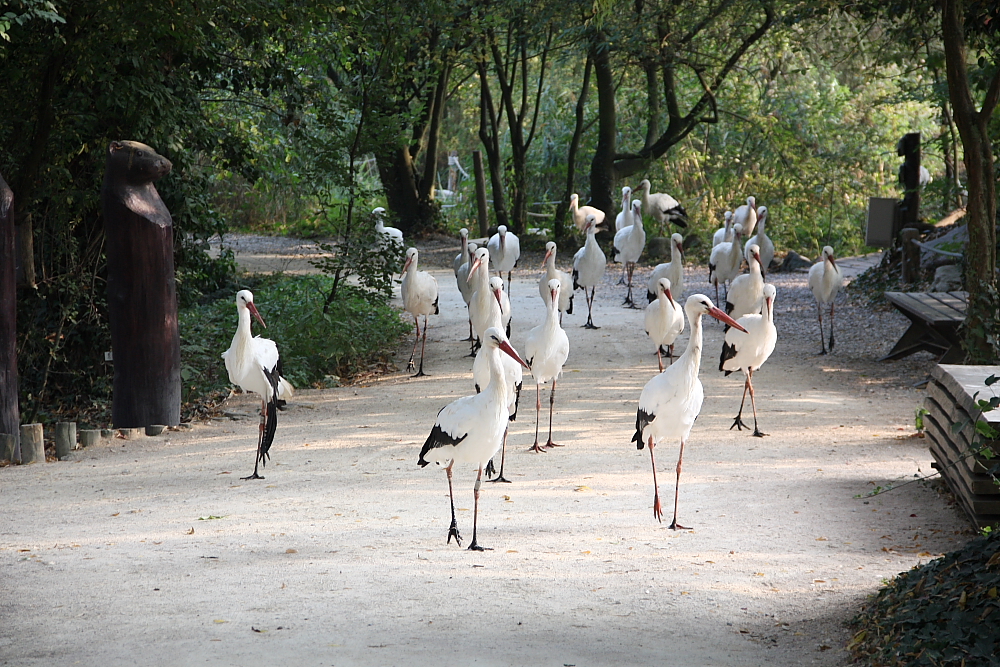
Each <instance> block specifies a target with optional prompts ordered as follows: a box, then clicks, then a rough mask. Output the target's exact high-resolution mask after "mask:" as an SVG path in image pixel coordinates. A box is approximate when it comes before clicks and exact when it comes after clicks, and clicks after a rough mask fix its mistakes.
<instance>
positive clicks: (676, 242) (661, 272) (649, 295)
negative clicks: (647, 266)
mask: <svg viewBox="0 0 1000 667" xmlns="http://www.w3.org/2000/svg"><path fill="white" fill-rule="evenodd" d="M660 278H666V279H667V280H669V281H670V290H671V293H672V294H676V295H677V298H679V299H681V298H684V237H683V236H681V235H680V234H677V233H674V234H671V235H670V261H669V262H665V263H663V264H657V265H656V267H655V268H654V269H653V272H652V273H651V274H650V275H649V281H648V282H647V283H646V301H648V302H649V303H652V302H654V301H656V285H657V284H658V283H659V282H660Z"/></svg>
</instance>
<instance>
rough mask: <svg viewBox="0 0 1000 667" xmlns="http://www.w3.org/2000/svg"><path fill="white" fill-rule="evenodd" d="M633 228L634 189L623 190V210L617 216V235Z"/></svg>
mask: <svg viewBox="0 0 1000 667" xmlns="http://www.w3.org/2000/svg"><path fill="white" fill-rule="evenodd" d="M631 226H632V188H630V187H629V186H627V185H626V186H625V187H624V188H622V210H621V212H620V213H619V214H618V215H617V216H615V233H616V234H617V233H618V232H620V231H621V230H623V229H625V228H626V227H631Z"/></svg>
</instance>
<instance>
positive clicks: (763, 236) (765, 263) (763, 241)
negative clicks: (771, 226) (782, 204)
mask: <svg viewBox="0 0 1000 667" xmlns="http://www.w3.org/2000/svg"><path fill="white" fill-rule="evenodd" d="M766 222H767V207H766V206H761V207H760V208H758V209H757V233H756V234H754V235H753V236H751V237H750V238H749V239H747V243H746V245H745V246H743V254H744V256H746V258H747V262H749V261H750V246H752V245H756V246H757V247H758V248H759V249H760V253H759V254H760V257H759V258H758V260H757V261H759V262H760V272H761V275H764V276H766V275H767V270H768V268H770V266H771V262H772V261H774V241H772V240H771V238H770V237H769V236H768V235H767V231H765V229H764V224H765V223H766Z"/></svg>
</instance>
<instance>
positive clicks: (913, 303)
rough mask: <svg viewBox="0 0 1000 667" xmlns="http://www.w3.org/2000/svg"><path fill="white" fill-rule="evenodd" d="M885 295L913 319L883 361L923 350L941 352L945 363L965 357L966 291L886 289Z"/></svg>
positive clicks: (940, 360)
mask: <svg viewBox="0 0 1000 667" xmlns="http://www.w3.org/2000/svg"><path fill="white" fill-rule="evenodd" d="M885 298H886V299H887V300H888V301H889V303H891V304H892V305H893V306H895V308H896V310H898V311H899V312H901V313H903V315H905V316H906V317H907V319H909V320H910V328H908V329H907V330H906V332H905V333H904V334H903V335H902V337H900V339H899V340H898V341H896V344H895V345H894V346H893V348H892V349H891V350H890V351H889V354H887V355H885V356H884V357H881V358H880V359H879V361H889V360H893V361H894V360H896V359H902V358H903V357H906V356H908V355H911V354H913V353H914V352H920V351H922V350H926V351H928V352H932V353H934V354H937V355H939V359H938V362H939V363H942V364H960V363H962V362H963V361H965V351H964V350H962V344H961V343H962V331H961V329H962V324H963V323H964V322H965V309H966V305H967V304H966V302H967V300H968V295H967V294H966V293H965V292H886V293H885Z"/></svg>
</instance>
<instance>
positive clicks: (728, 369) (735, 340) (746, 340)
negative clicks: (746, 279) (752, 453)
mask: <svg viewBox="0 0 1000 667" xmlns="http://www.w3.org/2000/svg"><path fill="white" fill-rule="evenodd" d="M776 293H777V290H776V289H775V287H774V285H772V284H770V283H768V284H767V285H764V306H763V310H762V312H760V313H758V314H756V315H745V316H743V317H741V318H739V319H738V320H736V321H737V322H739V323H740V325H741V326H742V327H743V328H744V329H745V331H740V330H738V329H730V330H729V331H727V332H726V342H725V343H723V344H722V356H721V357H720V358H719V370H720V371H723V372H725V374H726V375H727V376H728V375H729V374H730V373H734V372H736V371H743V376H744V377H745V380H744V382H743V400H741V401H740V411H739V412H738V413H737V414H736V419H734V420H733V425H732V426H730V427H729V430H730V431H732V430H733V429H734V428H737V429H739V430H741V431H742V430H743V429H744V428H747V429H749V427H748V426H747V425H746V424H744V423H743V419H742V417H743V404H744V403H745V402H746V400H747V391H749V392H750V405H751V406H752V407H753V434H754V436H756V437H758V438H762V437H764V436H765V435H767V433H762V432H761V430H760V429H759V428H758V427H757V403H756V402H755V401H754V394H753V374H754V373H755V372H756V371H757V369H758V368H760V367H761V366H763V365H764V362H765V361H767V359H768V357H770V356H771V353H772V352H774V345H775V343H777V342H778V330H777V329H775V327H774V297H775V294H776Z"/></svg>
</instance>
